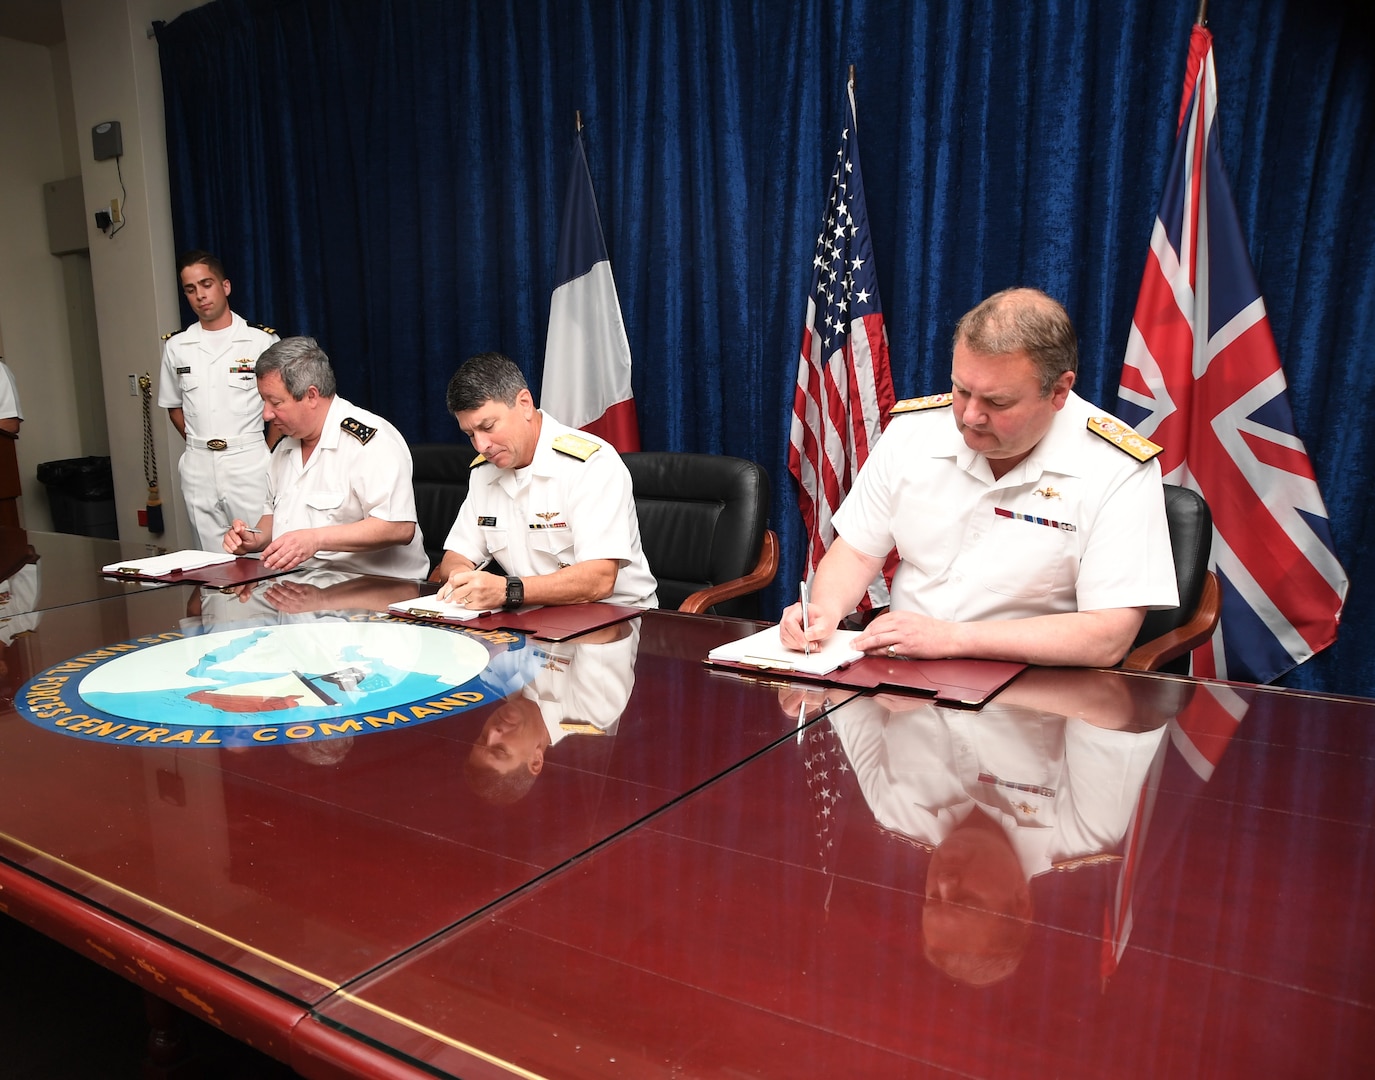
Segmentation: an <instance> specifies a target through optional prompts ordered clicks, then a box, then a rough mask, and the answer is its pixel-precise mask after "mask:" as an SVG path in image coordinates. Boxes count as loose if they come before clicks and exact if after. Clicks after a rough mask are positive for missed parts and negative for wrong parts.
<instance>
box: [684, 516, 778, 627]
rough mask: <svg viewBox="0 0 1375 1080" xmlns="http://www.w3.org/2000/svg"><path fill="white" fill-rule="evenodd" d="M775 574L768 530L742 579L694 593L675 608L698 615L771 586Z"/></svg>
mask: <svg viewBox="0 0 1375 1080" xmlns="http://www.w3.org/2000/svg"><path fill="white" fill-rule="evenodd" d="M777 573H778V534H777V533H776V532H774V531H773V530H772V529H766V530H765V531H764V543H763V545H762V546H761V547H760V549H759V561H758V562H757V563H755V564H754V569H753V570H751V571H750V572H749V573H748V574H746V575H745V576H744V577H738V578H732V579H731V580H730V581H723V582H721V584H719V585H712V586H709V587H708V588H705V589H698V590H697V591H696V592H695V593H691V594H690V595H689V596H688V597H687V598H686V599H685V600H684V601H683V602H682V603H681V604H679V605H678V610H679V611H688V612H692V613H693V614H696V615H701V614H703V613H704V612H706V611H707V610H709V609H710V608H711V606H712V605H713V604H719V603H721V601H722V600H732V599H734V598H735V597H737V596H748V595H749V594H750V593H752V592H758V591H759V590H760V589H762V588H764V586H766V585H767V584H768V583H769V582H771V581H772V580H773V579H774V575H775V574H777Z"/></svg>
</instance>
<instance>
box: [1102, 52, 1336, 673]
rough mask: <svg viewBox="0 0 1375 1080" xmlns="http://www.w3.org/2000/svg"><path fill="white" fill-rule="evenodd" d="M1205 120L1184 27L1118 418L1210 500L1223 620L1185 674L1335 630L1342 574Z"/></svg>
mask: <svg viewBox="0 0 1375 1080" xmlns="http://www.w3.org/2000/svg"><path fill="white" fill-rule="evenodd" d="M1216 121H1217V75H1216V72H1215V70H1214V67H1213V37H1212V34H1211V33H1209V31H1208V30H1206V29H1204V28H1203V27H1202V26H1195V27H1194V29H1193V35H1192V37H1191V39H1190V43H1189V61H1188V67H1187V70H1186V72H1185V79H1184V99H1183V103H1182V105H1181V107H1180V116H1179V129H1178V135H1177V140H1176V143H1175V150H1174V157H1173V159H1172V160H1171V162H1170V168H1169V172H1168V174H1167V176H1166V179H1165V191H1164V194H1163V196H1162V197H1161V202H1160V213H1159V215H1158V216H1157V218H1156V222H1155V229H1154V232H1153V233H1152V236H1151V250H1150V254H1149V256H1148V257H1147V259H1146V272H1145V275H1144V278H1143V280H1142V282H1141V293H1140V295H1139V296H1138V298H1137V301H1136V314H1135V315H1134V316H1133V318H1132V329H1131V336H1130V338H1129V339H1128V342H1127V352H1126V358H1125V361H1124V365H1123V369H1122V383H1121V386H1120V387H1119V388H1118V415H1119V416H1121V417H1122V419H1124V420H1127V421H1128V422H1130V423H1132V424H1133V425H1134V426H1135V427H1136V429H1137V430H1138V431H1139V432H1140V433H1141V434H1142V435H1145V436H1146V437H1147V438H1149V439H1152V440H1154V441H1155V442H1157V443H1159V444H1160V445H1162V446H1163V447H1164V448H1165V450H1164V453H1163V454H1161V456H1160V468H1161V471H1162V472H1163V473H1164V474H1165V480H1166V481H1168V482H1170V483H1176V484H1181V485H1184V486H1186V487H1191V488H1193V489H1194V490H1195V491H1197V492H1199V493H1200V494H1201V495H1202V496H1203V497H1204V498H1205V499H1206V500H1207V501H1208V506H1209V508H1210V509H1211V510H1212V512H1213V525H1214V537H1213V556H1212V565H1213V569H1214V570H1216V571H1217V573H1218V577H1219V578H1220V580H1221V583H1222V597H1223V600H1222V618H1221V621H1220V622H1219V624H1218V629H1217V633H1216V634H1215V635H1214V636H1213V638H1212V639H1211V640H1210V641H1209V642H1207V643H1205V644H1204V645H1202V646H1200V647H1199V648H1198V649H1196V650H1194V654H1193V672H1194V674H1195V675H1201V676H1205V677H1215V678H1221V679H1233V680H1237V681H1242V682H1269V681H1270V680H1271V679H1274V678H1277V677H1278V676H1280V675H1282V674H1284V673H1285V672H1286V671H1288V670H1289V669H1291V668H1293V667H1295V666H1296V665H1298V664H1301V663H1303V661H1305V660H1307V659H1308V658H1309V657H1310V656H1312V655H1313V654H1314V653H1316V652H1318V651H1319V650H1321V649H1323V648H1325V647H1326V646H1328V645H1330V644H1331V643H1332V641H1333V640H1334V639H1335V638H1336V635H1337V621H1338V618H1339V617H1340V614H1341V609H1342V603H1343V601H1344V600H1345V598H1346V588H1347V579H1346V574H1345V572H1344V571H1343V570H1342V567H1341V565H1340V563H1339V562H1338V561H1337V556H1336V553H1335V551H1334V549H1333V544H1332V534H1331V530H1330V529H1329V527H1328V519H1327V508H1326V506H1325V505H1324V504H1323V500H1322V495H1321V493H1320V492H1319V491H1318V484H1317V479H1316V477H1315V475H1314V473H1313V468H1312V466H1311V465H1310V464H1309V461H1308V453H1307V451H1306V450H1305V449H1304V445H1303V442H1302V440H1301V439H1300V438H1299V436H1298V434H1297V433H1296V432H1295V430H1294V418H1293V414H1292V412H1291V411H1290V408H1289V398H1288V388H1287V384H1286V382H1285V378H1284V372H1283V371H1282V370H1281V368H1280V358H1279V352H1278V350H1277V349H1276V347H1275V339H1274V336H1273V334H1272V333H1271V332H1270V321H1269V319H1268V318H1267V316H1266V314H1265V301H1264V300H1263V299H1262V298H1261V295H1260V290H1259V289H1258V288H1257V286H1256V278H1255V273H1254V272H1253V271H1252V269H1251V260H1250V257H1249V256H1248V254H1247V251H1246V243H1245V240H1244V238H1243V236H1242V231H1241V222H1240V221H1239V219H1238V218H1237V212H1236V207H1235V205H1234V204H1233V202H1232V193H1231V189H1230V187H1229V185H1228V183H1227V174H1226V171H1225V170H1224V168H1223V162H1222V151H1221V147H1220V146H1219V133H1218V128H1217V122H1216Z"/></svg>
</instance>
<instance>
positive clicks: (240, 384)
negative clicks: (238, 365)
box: [226, 370, 258, 394]
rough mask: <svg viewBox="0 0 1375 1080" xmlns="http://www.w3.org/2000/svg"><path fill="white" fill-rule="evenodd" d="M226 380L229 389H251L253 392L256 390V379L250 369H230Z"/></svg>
mask: <svg viewBox="0 0 1375 1080" xmlns="http://www.w3.org/2000/svg"><path fill="white" fill-rule="evenodd" d="M226 381H227V382H228V384H229V389H231V390H238V391H248V390H252V391H253V392H254V393H255V394H256V393H257V392H258V379H257V377H256V376H255V375H254V374H253V372H251V371H233V370H231V371H230V372H229V375H228V377H227V379H226Z"/></svg>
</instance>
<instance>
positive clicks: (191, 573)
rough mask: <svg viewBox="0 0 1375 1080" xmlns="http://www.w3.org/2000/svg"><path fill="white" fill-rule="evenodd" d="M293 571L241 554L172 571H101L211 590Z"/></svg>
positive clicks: (135, 579) (136, 578)
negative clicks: (231, 558) (272, 566)
mask: <svg viewBox="0 0 1375 1080" xmlns="http://www.w3.org/2000/svg"><path fill="white" fill-rule="evenodd" d="M291 572H292V571H290V570H271V569H269V568H268V567H266V566H264V565H263V563H262V560H261V559H249V558H245V557H244V556H242V555H241V556H239V557H238V558H237V559H234V560H233V561H232V562H222V563H214V564H213V565H211V566H196V567H192V568H191V569H190V570H173V571H172V572H171V573H170V574H144V573H141V572H139V571H138V570H102V571H101V574H102V575H103V576H104V577H108V578H120V579H123V580H127V581H159V582H163V583H164V584H167V585H208V586H209V587H210V588H212V589H232V588H233V587H234V586H236V585H247V584H249V583H250V582H253V581H265V580H266V579H267V578H275V577H281V576H282V575H283V574H289V573H291Z"/></svg>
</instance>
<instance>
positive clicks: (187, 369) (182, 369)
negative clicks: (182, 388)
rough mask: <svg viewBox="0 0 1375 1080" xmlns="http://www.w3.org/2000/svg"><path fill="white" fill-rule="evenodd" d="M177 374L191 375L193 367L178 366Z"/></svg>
mask: <svg viewBox="0 0 1375 1080" xmlns="http://www.w3.org/2000/svg"><path fill="white" fill-rule="evenodd" d="M177 374H178V375H190V374H191V369H190V367H179V368H177Z"/></svg>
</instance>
